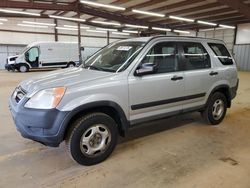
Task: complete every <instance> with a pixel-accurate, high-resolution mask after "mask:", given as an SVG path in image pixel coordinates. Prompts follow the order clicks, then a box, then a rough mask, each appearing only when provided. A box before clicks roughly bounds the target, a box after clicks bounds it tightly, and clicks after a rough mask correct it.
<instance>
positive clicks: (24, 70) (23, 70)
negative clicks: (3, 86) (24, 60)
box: [18, 64, 29, 72]
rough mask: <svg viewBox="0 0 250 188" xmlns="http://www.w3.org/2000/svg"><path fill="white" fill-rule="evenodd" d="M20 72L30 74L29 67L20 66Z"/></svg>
mask: <svg viewBox="0 0 250 188" xmlns="http://www.w3.org/2000/svg"><path fill="white" fill-rule="evenodd" d="M18 71H19V72H28V71H29V67H28V66H27V65H25V64H23V65H20V66H19V67H18Z"/></svg>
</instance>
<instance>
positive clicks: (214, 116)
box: [201, 92, 227, 125]
mask: <svg viewBox="0 0 250 188" xmlns="http://www.w3.org/2000/svg"><path fill="white" fill-rule="evenodd" d="M226 112H227V99H226V97H225V95H224V94H223V93H220V92H216V93H214V94H213V95H212V96H211V97H210V98H209V99H208V103H207V106H206V108H205V110H204V111H202V112H201V115H202V117H203V118H204V120H205V121H206V122H207V123H209V124H211V125H218V124H219V123H220V122H222V120H223V119H224V117H225V115H226Z"/></svg>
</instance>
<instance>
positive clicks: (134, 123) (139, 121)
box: [130, 105, 205, 127]
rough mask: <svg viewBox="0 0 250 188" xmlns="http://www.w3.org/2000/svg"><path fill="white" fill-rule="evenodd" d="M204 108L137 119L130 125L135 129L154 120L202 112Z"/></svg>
mask: <svg viewBox="0 0 250 188" xmlns="http://www.w3.org/2000/svg"><path fill="white" fill-rule="evenodd" d="M204 108H205V105H202V106H198V107H192V108H187V109H184V110H177V111H174V112H168V113H164V114H159V115H155V116H151V117H146V118H141V119H136V120H132V121H130V125H131V127H134V126H137V125H140V124H142V123H146V122H151V121H154V120H160V119H165V118H169V117H173V116H176V115H178V114H185V113H189V112H196V111H200V110H203V109H204Z"/></svg>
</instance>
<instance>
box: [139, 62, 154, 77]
mask: <svg viewBox="0 0 250 188" xmlns="http://www.w3.org/2000/svg"><path fill="white" fill-rule="evenodd" d="M155 72H156V64H154V63H143V64H142V65H141V66H139V67H138V68H137V69H136V71H135V76H143V75H147V74H153V73H155Z"/></svg>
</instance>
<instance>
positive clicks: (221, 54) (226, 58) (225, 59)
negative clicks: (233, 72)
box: [208, 43, 233, 65]
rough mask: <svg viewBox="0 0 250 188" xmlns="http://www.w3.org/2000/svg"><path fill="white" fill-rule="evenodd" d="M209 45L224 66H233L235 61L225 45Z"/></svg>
mask: <svg viewBox="0 0 250 188" xmlns="http://www.w3.org/2000/svg"><path fill="white" fill-rule="evenodd" d="M208 45H209V46H210V48H211V49H212V50H213V52H214V53H215V55H216V57H217V58H218V59H219V60H220V62H221V63H222V64H223V65H232V64H233V59H232V57H231V55H230V53H229V52H228V51H227V48H226V47H225V46H224V45H223V44H216V43H208Z"/></svg>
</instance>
